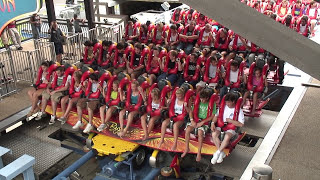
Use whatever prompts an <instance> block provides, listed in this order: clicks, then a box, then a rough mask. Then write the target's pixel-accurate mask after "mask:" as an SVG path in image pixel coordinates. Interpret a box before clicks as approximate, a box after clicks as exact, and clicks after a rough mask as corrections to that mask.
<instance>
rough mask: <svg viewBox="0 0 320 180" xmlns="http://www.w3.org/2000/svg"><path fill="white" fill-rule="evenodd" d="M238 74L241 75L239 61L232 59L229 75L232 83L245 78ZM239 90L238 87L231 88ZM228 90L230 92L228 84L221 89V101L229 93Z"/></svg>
mask: <svg viewBox="0 0 320 180" xmlns="http://www.w3.org/2000/svg"><path fill="white" fill-rule="evenodd" d="M238 76H239V63H238V62H237V61H236V60H232V62H231V67H230V76H229V80H230V83H235V82H237V81H238V79H240V80H241V81H242V79H243V78H242V77H238ZM237 90H238V88H232V89H230V92H231V91H237ZM227 92H228V87H227V86H223V87H222V88H221V89H220V101H221V100H222V98H223V96H224V95H225V94H227Z"/></svg>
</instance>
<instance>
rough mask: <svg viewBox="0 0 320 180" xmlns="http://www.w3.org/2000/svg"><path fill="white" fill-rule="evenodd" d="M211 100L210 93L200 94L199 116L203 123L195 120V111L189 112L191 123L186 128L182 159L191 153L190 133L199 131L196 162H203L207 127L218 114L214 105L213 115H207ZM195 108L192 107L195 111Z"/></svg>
mask: <svg viewBox="0 0 320 180" xmlns="http://www.w3.org/2000/svg"><path fill="white" fill-rule="evenodd" d="M209 99H210V93H209V92H208V91H207V90H206V89H204V90H202V91H201V92H200V101H201V102H200V104H199V113H198V116H199V118H200V119H201V121H199V122H196V121H194V119H193V111H190V112H189V118H190V122H188V123H187V126H186V134H185V144H186V147H185V150H184V152H183V154H182V155H181V157H182V158H183V157H184V156H185V155H187V153H188V152H189V140H190V133H191V132H192V131H193V130H195V129H197V130H198V134H197V135H198V143H199V146H198V153H197V158H196V161H197V162H199V161H200V160H201V149H202V142H203V139H204V137H205V134H206V133H207V132H208V130H209V126H208V125H207V124H208V122H209V121H211V120H212V118H213V117H214V115H215V114H216V105H215V104H214V107H213V111H212V114H207V113H208V107H209ZM193 108H194V107H192V109H193Z"/></svg>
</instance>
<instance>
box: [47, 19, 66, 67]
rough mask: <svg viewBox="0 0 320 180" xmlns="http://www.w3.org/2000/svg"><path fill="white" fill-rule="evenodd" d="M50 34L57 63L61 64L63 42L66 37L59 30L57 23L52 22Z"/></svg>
mask: <svg viewBox="0 0 320 180" xmlns="http://www.w3.org/2000/svg"><path fill="white" fill-rule="evenodd" d="M49 34H50V42H53V43H54V48H55V51H56V58H57V62H59V63H61V57H62V54H63V46H62V42H63V37H64V35H63V33H62V31H61V30H60V29H59V28H58V24H57V21H52V23H51V26H50V29H49Z"/></svg>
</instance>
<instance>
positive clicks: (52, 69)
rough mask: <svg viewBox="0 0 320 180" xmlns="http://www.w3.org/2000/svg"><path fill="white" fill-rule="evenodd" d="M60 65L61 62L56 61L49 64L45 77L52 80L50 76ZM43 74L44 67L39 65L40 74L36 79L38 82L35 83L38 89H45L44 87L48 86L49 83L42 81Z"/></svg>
mask: <svg viewBox="0 0 320 180" xmlns="http://www.w3.org/2000/svg"><path fill="white" fill-rule="evenodd" d="M58 66H60V64H59V63H54V64H51V65H50V66H49V68H48V69H47V72H48V73H47V75H46V77H45V79H46V80H47V81H48V82H50V77H51V75H52V74H53V72H54V71H55V70H56V69H57V67H58ZM42 74H43V69H42V66H40V67H39V70H38V75H37V79H36V83H35V84H34V87H35V88H37V89H44V88H47V85H48V84H47V83H43V82H42V80H41V79H42Z"/></svg>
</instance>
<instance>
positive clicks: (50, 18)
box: [46, 0, 56, 25]
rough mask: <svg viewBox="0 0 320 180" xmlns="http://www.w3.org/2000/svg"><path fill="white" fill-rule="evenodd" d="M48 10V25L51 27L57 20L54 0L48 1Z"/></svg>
mask: <svg viewBox="0 0 320 180" xmlns="http://www.w3.org/2000/svg"><path fill="white" fill-rule="evenodd" d="M46 8H47V16H48V23H49V25H51V22H52V21H55V20H56V13H55V11H54V3H53V0H46Z"/></svg>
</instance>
